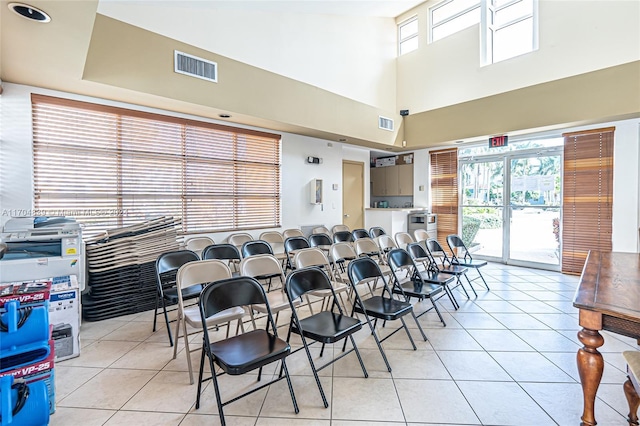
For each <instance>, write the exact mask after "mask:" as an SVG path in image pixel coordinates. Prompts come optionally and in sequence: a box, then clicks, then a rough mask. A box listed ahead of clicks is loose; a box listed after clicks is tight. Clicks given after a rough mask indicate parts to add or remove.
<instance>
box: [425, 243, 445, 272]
mask: <svg viewBox="0 0 640 426" xmlns="http://www.w3.org/2000/svg"><path fill="white" fill-rule="evenodd" d="M425 247H427V251H428V252H429V255H430V256H431V258H432V259H434V260H435V258H436V257H439V258H440V260H441V262H442V264H443V265H444V264H450V263H451V261H450V260H449V256H447V252H446V251H444V248H442V246H441V245H440V243H439V242H438V240H436V239H434V238H430V239H428V240H427V241H425Z"/></svg>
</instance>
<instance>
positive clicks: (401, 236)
mask: <svg viewBox="0 0 640 426" xmlns="http://www.w3.org/2000/svg"><path fill="white" fill-rule="evenodd" d="M395 239H396V243H397V244H398V247H399V248H406V247H407V245H408V244H411V243H415V242H416V241H415V240H414V239H413V237H412V236H411V234H409V233H408V232H396V236H395Z"/></svg>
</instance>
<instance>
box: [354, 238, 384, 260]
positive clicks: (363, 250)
mask: <svg viewBox="0 0 640 426" xmlns="http://www.w3.org/2000/svg"><path fill="white" fill-rule="evenodd" d="M353 244H354V246H355V249H356V254H357V255H358V256H369V257H371V256H378V257H380V247H378V244H376V242H375V241H373V240H372V239H371V238H368V237H367V238H360V239H357V240H355V241H354V243H353Z"/></svg>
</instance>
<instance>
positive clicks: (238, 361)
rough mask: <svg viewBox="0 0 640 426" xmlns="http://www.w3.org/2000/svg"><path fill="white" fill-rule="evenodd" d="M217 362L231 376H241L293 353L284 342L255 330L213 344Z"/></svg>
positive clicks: (212, 349)
mask: <svg viewBox="0 0 640 426" xmlns="http://www.w3.org/2000/svg"><path fill="white" fill-rule="evenodd" d="M209 348H210V350H211V353H212V354H213V355H214V357H215V362H216V364H218V365H219V366H220V368H222V370H223V371H224V372H225V373H227V374H231V375H240V374H244V373H246V372H248V371H252V370H255V369H257V368H260V367H262V366H264V365H267V364H269V363H271V362H274V361H277V360H279V359H281V358H284V357H285V356H287V355H289V353H290V352H291V347H290V346H289V344H288V343H287V342H285V341H284V340H282V339H280V338H278V337H276V336H274V335H273V334H271V333H268V332H266V331H265V330H253V331H249V332H247V333H245V334H241V335H239V336H235V337H231V338H229V339H226V340H223V341H220V342H214V343H211V345H210V346H209Z"/></svg>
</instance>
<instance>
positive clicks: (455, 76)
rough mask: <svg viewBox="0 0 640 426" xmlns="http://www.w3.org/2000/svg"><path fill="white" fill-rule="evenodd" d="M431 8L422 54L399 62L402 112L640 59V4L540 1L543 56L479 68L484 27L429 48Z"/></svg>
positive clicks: (422, 13)
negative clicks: (481, 32)
mask: <svg viewBox="0 0 640 426" xmlns="http://www.w3.org/2000/svg"><path fill="white" fill-rule="evenodd" d="M438 1H439V0H433V1H429V2H425V3H423V4H422V5H420V6H418V7H417V8H415V9H414V10H412V11H410V12H408V13H406V14H403V15H401V16H400V17H399V18H398V19H397V21H398V22H400V21H401V20H402V19H405V18H406V17H408V16H411V15H415V14H417V15H418V19H419V27H420V28H419V31H420V33H419V37H420V38H419V41H420V47H419V49H418V50H416V51H414V52H411V53H409V54H406V55H403V56H401V57H399V58H398V107H399V108H400V109H409V110H410V111H411V112H412V113H414V112H415V113H417V112H422V111H428V110H433V109H437V108H442V107H446V106H449V105H454V104H459V103H463V102H468V101H471V100H474V99H480V98H484V97H488V96H492V95H496V94H499V93H504V92H508V91H513V90H517V89H520V88H523V87H528V86H532V85H536V84H541V83H545V82H549V81H553V80H558V79H562V78H567V77H571V76H576V75H579V74H584V73H588V72H592V71H595V70H599V69H603V68H609V67H613V66H616V65H621V64H625V63H629V62H633V61H638V60H640V2H638V1H628V0H575V1H562V0H540V1H539V17H540V19H539V34H540V35H539V49H538V50H536V51H534V52H531V53H528V54H526V55H522V56H518V57H515V58H511V59H508V60H506V61H502V62H499V63H496V64H493V65H488V66H484V67H481V66H480V28H479V25H475V26H472V27H469V28H467V29H465V30H463V31H460V32H458V33H455V34H452V35H450V36H449V37H446V38H444V39H441V40H438V41H437V42H435V43H431V44H427V31H428V28H427V15H428V9H429V7H430V6H432V5H433V4H436V3H437V2H438Z"/></svg>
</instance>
